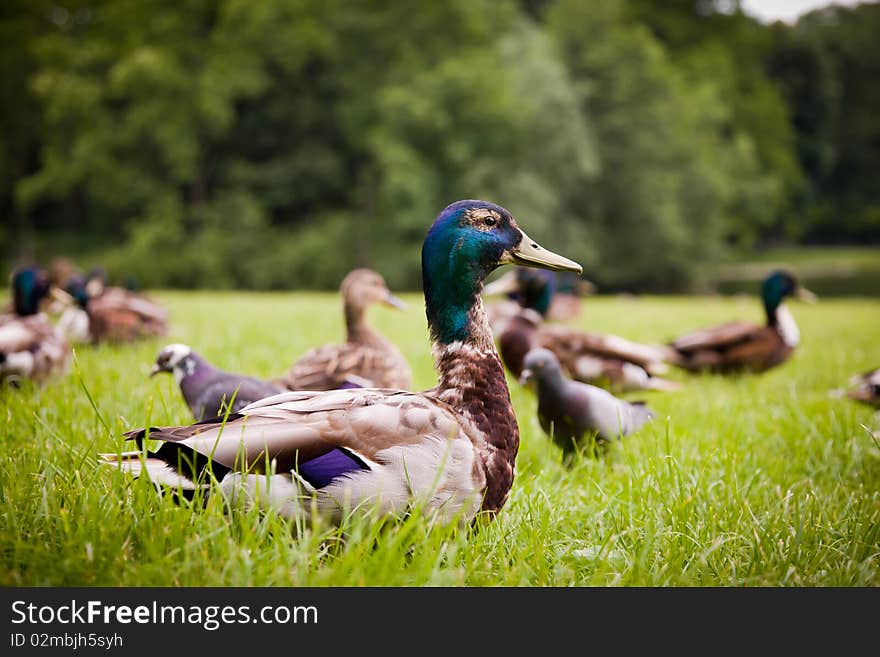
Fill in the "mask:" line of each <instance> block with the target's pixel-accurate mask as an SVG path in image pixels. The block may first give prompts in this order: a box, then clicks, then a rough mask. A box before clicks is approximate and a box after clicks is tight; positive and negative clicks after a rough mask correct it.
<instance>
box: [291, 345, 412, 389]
mask: <svg viewBox="0 0 880 657" xmlns="http://www.w3.org/2000/svg"><path fill="white" fill-rule="evenodd" d="M351 375H354V376H355V377H357V378H359V379H362V380H363V384H364V385H365V386H369V387H378V388H394V389H406V388H409V387H410V385H411V377H410V374H409V366H408V365H406V362H405V361H403V357H402V356H400V355H399V354H396V353H394V351H392V350H391V349H378V348H374V347H369V346H366V345H359V344H354V343H351V342H346V343H344V344H341V345H324V346H323V347H318V348H316V349H313V350H311V351H309V352H308V353H306V354H305V355H304V356H303V357H302V358H300V359H299V360H298V361H296V362H295V363H294V364H293V365H292V366H291V368H290V369H289V370H288V372H287V374H285V375H284V377H283V378H282V379H281V383H282V385H284V386H285V387H286V388H288V389H289V390H333V389H335V388H339V387H341V386H342V385H343V384H345V383H346V382H347V381H350V380H351Z"/></svg>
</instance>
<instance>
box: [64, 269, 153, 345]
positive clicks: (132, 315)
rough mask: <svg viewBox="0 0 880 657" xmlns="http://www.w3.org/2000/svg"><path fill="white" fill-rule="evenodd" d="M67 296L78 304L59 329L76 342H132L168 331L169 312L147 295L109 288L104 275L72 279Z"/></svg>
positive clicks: (67, 289) (69, 310)
mask: <svg viewBox="0 0 880 657" xmlns="http://www.w3.org/2000/svg"><path fill="white" fill-rule="evenodd" d="M66 291H67V293H68V294H69V295H70V296H71V298H72V299H73V300H74V301H75V305H71V306H70V307H68V308H67V309H65V311H64V312H63V314H62V315H61V318H60V319H59V322H58V324H59V326H60V327H61V328H62V330H63V331H64V333H65V335H67V336H68V337H69V339H71V340H73V341H74V342H92V343H98V342H105V341H106V342H129V341H132V340H138V339H140V338H149V337H157V336H160V335H164V334H165V333H167V331H168V312H167V311H166V310H165V309H164V308H162V307H161V306H160V305H158V304H157V303H156V302H154V301H152V300H151V299H149V298H148V297H147V296H145V295H144V294H141V293H139V292H132V291H131V290H127V289H125V288H121V287H107V286H106V285H105V283H104V280H103V278H102V276H101V275H99V274H93V275H90V276H89V277H87V278H84V277H82V276H73V277H72V278H71V279H70V280H69V281H68V284H67V288H66Z"/></svg>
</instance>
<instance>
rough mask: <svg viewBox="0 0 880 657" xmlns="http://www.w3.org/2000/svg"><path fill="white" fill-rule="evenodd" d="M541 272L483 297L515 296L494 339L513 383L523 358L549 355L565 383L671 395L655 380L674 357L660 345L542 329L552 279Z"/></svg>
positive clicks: (505, 281)
mask: <svg viewBox="0 0 880 657" xmlns="http://www.w3.org/2000/svg"><path fill="white" fill-rule="evenodd" d="M544 273H545V272H543V271H540V270H535V271H532V272H529V271H526V272H517V275H516V276H515V277H507V278H504V277H502V278H501V279H498V280H497V281H495V282H494V283H493V284H492V285H491V286H486V291H487V292H488V293H499V292H509V291H511V290H515V293H516V295H517V297H516V298H517V299H518V300H519V303H520V304H521V306H520V308H519V310H518V312H517V313H516V314H515V315H513V316H512V317H510V318H509V319H508V320H507V321H506V322H505V323H504V325H503V328H502V329H501V331H500V333H499V334H498V335H497V338H498V347H499V351H500V352H501V359H502V360H503V361H504V364H505V366H506V367H507V369H508V370H509V371H510V373H511V374H513V375H514V376H515V377H519V376H520V374H521V373H522V367H523V365H522V363H523V359H524V358H525V355H526V354H527V353H528V352H529V351H530V350H531V349H534V348H537V347H544V348H545V349H549V350H550V351H552V352H553V353H554V354H555V356H556V358H557V359H558V360H559V362H560V364H561V366H562V368H563V370H564V371H565V372H566V373H567V374H568V376H570V377H571V378H573V379H575V380H577V381H582V382H584V383H591V384H594V385H598V386H602V387H605V388H609V389H611V390H614V391H616V392H625V391H629V390H677V389H679V388H680V385H679V384H678V383H676V382H675V381H670V380H668V379H663V378H661V377H660V376H659V375H660V374H663V373H665V372H666V371H668V369H669V367H668V365H667V362H669V361H670V360H673V359H674V358H675V356H676V354H675V352H674V351H672V350H671V349H670V348H669V347H666V346H665V345H645V344H640V343H637V342H632V341H630V340H626V339H625V338H621V337H619V336H616V335H610V334H602V333H594V332H590V331H582V330H579V329H575V328H571V327H567V326H562V325H553V324H547V323H545V321H544V319H545V316H546V314H547V312H548V311H549V309H550V307H551V304H552V300H553V296H554V287H555V286H554V279H552V278H551V277H548V276H545V275H544Z"/></svg>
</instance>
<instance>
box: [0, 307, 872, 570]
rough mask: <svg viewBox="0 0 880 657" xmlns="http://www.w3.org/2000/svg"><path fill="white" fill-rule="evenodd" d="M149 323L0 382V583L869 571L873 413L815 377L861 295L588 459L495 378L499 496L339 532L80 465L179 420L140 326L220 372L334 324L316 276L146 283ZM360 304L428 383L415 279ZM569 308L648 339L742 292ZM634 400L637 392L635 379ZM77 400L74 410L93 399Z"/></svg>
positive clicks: (270, 363) (334, 336)
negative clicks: (786, 351) (253, 287)
mask: <svg viewBox="0 0 880 657" xmlns="http://www.w3.org/2000/svg"><path fill="white" fill-rule="evenodd" d="M156 296H157V297H158V298H159V299H160V300H161V301H163V302H165V303H166V304H167V305H168V307H169V308H170V310H171V316H172V323H173V333H172V334H171V335H170V336H168V337H167V338H166V339H163V340H161V341H149V342H144V343H141V344H137V345H127V346H122V347H116V348H114V347H100V348H88V347H80V348H79V349H77V366H76V367H75V368H73V369H72V371H71V372H70V373H69V374H68V375H67V376H65V377H64V378H62V379H59V380H57V381H56V382H54V383H52V384H50V385H47V386H45V387H43V388H33V387H31V386H25V387H22V388H20V389H4V390H2V391H0V417H2V424H0V450H2V457H0V560H2V561H0V585H6V586H9V585H37V586H40V585H63V586H72V585H86V586H91V585H148V586H159V585H174V586H181V585H189V586H201V585H212V586H216V585H231V586H250V585H273V586H274V585H379V586H384V585H407V586H408V585H453V586H474V585H516V586H519V585H526V586H543V585H558V586H568V585H599V586H605V585H618V586H679V585H696V586H702V585H724V586H726V585H732V586H757V585H770V586H876V585H878V584H880V548H878V543H880V448H878V442H877V439H875V438H874V437H872V435H871V433H870V431H869V430H873V431H877V430H878V429H880V420H878V419H877V418H876V417H875V416H874V414H873V411H872V410H871V409H870V408H867V407H864V406H860V405H858V404H856V403H854V402H851V401H849V400H846V399H838V398H833V397H832V396H830V395H829V390H830V389H831V388H835V387H838V386H840V385H843V384H845V383H846V381H847V379H848V377H849V376H850V375H851V374H853V373H856V372H860V371H863V370H865V369H867V368H869V367H876V366H880V342H878V341H877V327H878V325H880V304H878V303H877V302H876V301H872V300H854V299H853V300H834V301H825V302H823V303H821V304H818V305H816V306H805V305H803V304H796V303H793V304H792V306H793V312H794V314H795V316H796V318H797V319H798V321H799V323H800V326H801V330H802V334H803V343H802V345H801V347H800V348H799V349H798V351H797V352H796V353H795V355H794V357H793V358H792V360H791V361H789V362H788V363H786V364H784V365H783V366H781V367H779V368H777V369H775V370H773V371H771V372H768V373H765V374H763V375H758V376H745V377H741V378H722V377H718V376H708V375H706V376H696V377H687V376H685V375H684V374H680V373H675V374H674V375H673V376H675V377H676V378H678V379H680V380H682V381H686V382H687V385H686V387H685V388H684V390H682V391H681V392H677V393H665V394H664V393H646V394H644V395H642V397H643V398H646V399H648V401H649V403H650V405H651V406H652V407H653V408H654V409H655V410H656V411H657V414H658V417H657V419H656V420H655V421H654V422H653V423H651V424H649V425H647V426H646V427H645V428H643V430H641V431H640V432H639V433H637V434H635V435H633V436H630V437H629V438H627V439H625V440H624V441H622V442H620V443H616V444H614V445H613V446H612V447H611V448H610V449H609V450H608V451H607V453H605V454H604V455H603V456H601V457H599V458H594V457H590V456H586V455H585V456H582V457H579V458H576V459H575V461H574V463H573V464H572V465H571V467H565V466H564V465H562V461H561V452H560V450H559V449H558V448H556V447H555V446H554V445H553V444H552V443H551V442H550V441H549V440H548V439H547V438H546V437H545V436H544V435H543V434H542V433H541V430H540V428H539V427H538V424H537V421H536V419H535V415H534V409H535V401H534V398H533V397H532V396H531V395H530V394H529V393H528V392H527V391H525V390H523V389H521V388H520V387H519V386H518V385H517V384H515V383H512V384H511V393H512V396H513V403H514V406H515V408H516V411H517V417H518V419H519V424H520V429H521V434H522V446H521V449H520V453H519V457H518V460H517V476H516V480H515V482H514V486H513V491H512V494H511V497H510V500H509V502H508V503H507V505H506V507H505V508H504V509H503V510H502V511H501V513H500V514H499V516H498V517H497V518H496V519H495V520H494V521H493V522H491V523H489V524H486V525H484V526H481V527H480V528H479V530H477V531H468V530H459V529H456V528H450V527H441V526H435V527H432V526H430V525H429V523H427V522H426V521H424V520H422V519H421V518H419V517H411V518H408V519H406V520H402V521H398V522H393V523H389V522H386V523H377V522H366V521H361V520H357V519H355V520H353V521H351V522H350V523H348V524H346V525H345V526H344V527H343V528H341V529H335V528H329V527H318V528H314V529H308V528H304V527H302V526H297V525H295V524H293V523H290V522H288V521H285V520H283V519H280V518H278V517H277V516H274V515H260V514H258V513H257V512H254V511H250V512H243V511H240V510H239V511H237V512H234V513H227V512H225V511H224V509H223V507H222V505H221V504H219V503H217V500H216V499H215V500H214V502H213V503H209V505H208V507H207V508H206V509H204V510H199V511H193V510H191V509H190V508H187V507H185V506H178V505H177V504H175V503H174V502H173V501H172V500H170V499H168V498H160V497H159V496H157V495H156V493H155V491H154V490H153V488H152V487H151V486H150V485H149V484H148V483H147V482H146V481H132V480H129V479H127V478H125V477H123V476H121V475H120V474H119V473H116V472H114V471H112V470H110V469H107V468H104V469H97V468H96V460H95V454H96V453H97V452H100V451H114V450H116V449H118V448H119V446H120V440H119V434H120V432H121V431H122V430H123V429H124V428H130V427H136V426H142V425H144V424H145V423H151V424H163V423H188V422H189V413H188V410H187V408H186V406H185V404H184V403H183V401H182V399H181V397H180V394H179V391H178V390H177V388H176V386H175V384H174V382H173V380H172V379H171V377H168V376H163V377H156V378H153V379H150V378H148V377H147V373H148V371H149V367H150V365H151V363H152V361H153V359H154V357H155V354H156V352H157V350H158V348H159V347H160V346H162V345H163V344H165V343H167V342H172V341H181V342H187V343H189V344H191V345H193V346H194V347H195V348H197V349H198V350H200V351H201V352H202V353H203V354H204V355H205V356H206V357H208V358H209V359H210V360H212V361H214V362H215V363H216V364H217V365H219V366H221V367H224V368H226V369H229V370H237V371H242V372H248V373H251V374H256V375H263V376H269V375H274V374H278V373H280V372H282V371H284V369H285V368H286V367H287V366H288V364H289V363H290V362H292V361H293V360H294V359H295V358H296V357H297V356H299V355H300V354H301V353H302V352H303V351H305V350H306V349H307V348H309V347H311V346H313V345H316V344H319V343H323V342H326V341H331V340H334V341H335V340H338V339H340V338H341V337H342V328H341V317H340V315H341V311H340V303H339V301H338V299H337V297H336V295H332V294H236V293H161V294H157V295H156ZM407 301H409V302H410V304H411V305H410V308H409V309H408V310H407V311H405V312H404V313H403V314H402V315H401V314H397V313H394V312H392V311H390V310H385V309H380V308H376V309H374V310H373V311H372V312H371V321H372V322H373V323H374V325H375V326H376V327H377V328H378V329H379V330H381V331H382V332H383V333H384V334H385V335H387V336H388V337H390V338H391V339H393V340H394V342H396V343H397V344H398V345H399V346H400V347H401V349H402V350H403V351H404V353H405V354H406V355H407V357H408V358H409V360H410V363H411V364H412V367H413V370H414V374H415V382H416V385H417V386H418V387H419V388H426V387H429V386H431V385H433V384H434V382H435V378H434V372H433V368H432V364H431V360H430V357H429V352H428V341H427V337H426V329H425V320H424V315H423V311H422V305H421V298H420V297H419V296H417V295H409V296H408V297H407ZM584 307H585V311H584V313H583V315H582V317H581V319H580V324H581V325H582V326H583V327H588V326H589V327H591V328H593V329H595V330H600V331H608V332H616V333H619V334H621V335H625V336H627V337H630V338H633V339H638V340H644V341H659V340H663V339H666V338H669V337H672V336H674V335H675V334H677V333H679V332H681V331H684V330H687V329H691V328H695V327H698V326H701V325H705V324H708V323H711V322H717V321H722V320H726V319H729V318H738V317H742V318H746V319H748V318H751V319H755V320H757V319H759V318H760V309H759V304H758V302H757V300H755V299H748V298H733V299H723V298H644V299H625V298H610V297H607V298H591V299H588V300H586V302H585V306H584ZM635 396H636V397H638V395H635ZM90 398H91V400H93V401H94V408H93V406H92V401H91V400H90Z"/></svg>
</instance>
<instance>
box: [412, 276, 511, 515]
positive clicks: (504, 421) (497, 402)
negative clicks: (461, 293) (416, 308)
mask: <svg viewBox="0 0 880 657" xmlns="http://www.w3.org/2000/svg"><path fill="white" fill-rule="evenodd" d="M478 287H479V286H477V287H475V288H474V290H473V293H472V294H469V295H467V299H468V304H467V307H466V309H465V308H463V307H457V308H455V309H454V312H445V313H444V312H437V309H436V307H433V306H432V296H431V295H430V294H429V293H428V291H427V290H429V289H430V287H429V286H426V295H425V296H426V306H427V314H428V322H429V326H430V330H431V335H432V337H433V339H434V344H433V348H432V353H433V356H434V363H435V366H436V369H437V373H438V376H439V384H438V386H437V388H435V392H436V395H437V397H438V398H439V399H440V400H442V401H444V402H446V403H448V404H449V405H451V406H452V407H453V408H455V410H456V411H457V412H459V413H460V414H461V415H462V416H464V417H465V418H466V419H467V420H469V421H470V422H471V423H472V424H473V425H474V427H475V428H476V429H477V430H478V432H479V436H478V440H477V441H476V443H475V446H476V447H477V452H478V454H479V456H480V460H481V463H482V466H483V471H484V474H485V476H486V491H485V494H484V497H483V506H482V508H483V510H484V511H488V512H492V513H494V512H496V511H498V510H499V509H500V508H501V507H502V506H503V505H504V503H505V502H506V501H507V497H508V495H509V493H510V487H511V485H512V483H513V475H514V464H515V461H516V454H517V451H518V449H519V427H518V426H517V423H516V416H515V415H514V413H513V407H512V406H511V403H510V393H509V391H508V389H507V381H506V380H505V378H504V368H503V367H502V365H501V361H500V360H499V358H498V353H497V352H496V350H495V342H494V340H493V338H492V331H491V329H490V327H489V321H488V319H487V318H486V314H485V312H484V311H483V303H482V300H481V299H480V296H479V290H478ZM460 327H466V330H463V331H462V330H460ZM450 337H451V338H454V339H448V338H450ZM444 338H446V339H444Z"/></svg>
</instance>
